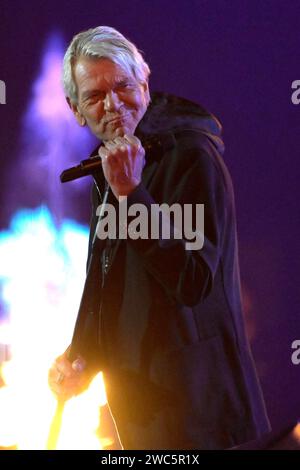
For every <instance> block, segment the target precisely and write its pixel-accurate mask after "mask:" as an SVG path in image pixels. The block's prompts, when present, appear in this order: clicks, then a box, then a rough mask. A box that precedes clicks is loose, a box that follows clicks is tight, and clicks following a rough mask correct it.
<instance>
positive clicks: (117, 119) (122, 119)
mask: <svg viewBox="0 0 300 470" xmlns="http://www.w3.org/2000/svg"><path fill="white" fill-rule="evenodd" d="M127 117H128V113H126V114H123V115H121V116H117V117H115V118H114V119H110V120H109V121H107V122H106V124H113V123H115V122H120V121H124V120H125V119H126V118H127Z"/></svg>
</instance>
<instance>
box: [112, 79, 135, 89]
mask: <svg viewBox="0 0 300 470" xmlns="http://www.w3.org/2000/svg"><path fill="white" fill-rule="evenodd" d="M131 87H132V84H131V83H130V82H125V81H124V82H120V83H117V86H116V89H117V90H126V89H129V88H131Z"/></svg>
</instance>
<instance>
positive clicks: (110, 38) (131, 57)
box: [63, 26, 150, 102]
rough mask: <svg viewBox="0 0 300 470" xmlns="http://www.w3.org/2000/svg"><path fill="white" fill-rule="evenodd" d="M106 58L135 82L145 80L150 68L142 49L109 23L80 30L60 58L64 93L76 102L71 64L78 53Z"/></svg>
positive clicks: (79, 54)
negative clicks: (61, 58) (62, 58)
mask: <svg viewBox="0 0 300 470" xmlns="http://www.w3.org/2000/svg"><path fill="white" fill-rule="evenodd" d="M81 56H84V57H90V58H94V59H101V58H106V59H110V60H111V61H112V62H115V63H116V64H118V65H120V66H121V67H122V68H123V69H125V70H126V71H127V72H128V73H130V74H133V76H134V77H135V78H136V80H137V81H138V82H144V81H148V78H149V75H150V69H149V66H148V64H147V63H146V62H145V61H144V59H143V56H142V54H141V52H140V51H139V50H138V49H137V48H136V46H135V45H134V44H133V43H132V42H130V41H129V40H128V39H126V38H125V37H124V36H123V35H122V34H121V33H119V31H117V30H116V29H114V28H111V27H110V26H97V28H92V29H88V30H87V31H82V32H81V33H79V34H77V35H76V36H74V37H73V39H72V41H71V43H70V45H69V47H68V49H67V51H66V53H65V56H64V60H63V87H64V91H65V95H66V96H67V97H68V98H70V100H71V101H73V102H77V88H76V83H75V80H74V76H73V67H74V65H75V63H76V61H77V60H78V59H79V57H81Z"/></svg>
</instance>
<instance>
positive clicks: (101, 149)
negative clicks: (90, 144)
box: [98, 146, 109, 160]
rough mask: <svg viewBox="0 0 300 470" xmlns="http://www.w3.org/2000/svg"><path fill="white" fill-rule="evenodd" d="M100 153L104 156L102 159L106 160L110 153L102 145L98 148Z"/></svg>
mask: <svg viewBox="0 0 300 470" xmlns="http://www.w3.org/2000/svg"><path fill="white" fill-rule="evenodd" d="M98 155H99V156H100V157H101V158H102V160H105V159H106V158H107V157H108V155H109V151H108V150H107V149H106V148H105V147H102V146H101V147H100V148H99V150H98Z"/></svg>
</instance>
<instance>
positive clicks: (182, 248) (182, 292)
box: [126, 131, 228, 306]
mask: <svg viewBox="0 0 300 470" xmlns="http://www.w3.org/2000/svg"><path fill="white" fill-rule="evenodd" d="M222 165H224V164H222V162H221V157H220V155H218V152H217V150H216V148H215V147H214V145H213V144H212V143H211V142H210V141H209V139H208V138H207V137H206V136H204V135H203V134H201V133H200V132H198V131H185V132H182V133H181V134H180V135H178V136H177V139H176V146H175V149H173V151H172V152H171V153H170V154H169V155H168V156H166V157H163V159H162V160H161V162H160V164H159V169H158V170H157V172H156V175H157V176H156V177H157V180H156V181H154V184H156V185H157V186H159V188H160V189H159V195H160V196H159V198H160V201H157V200H155V199H154V197H155V196H154V197H153V196H152V195H151V194H150V192H149V191H148V190H147V189H146V187H145V186H144V185H143V184H142V183H141V184H140V185H139V186H137V187H136V188H135V190H134V191H133V192H132V193H131V194H130V195H129V196H128V197H127V201H126V202H127V210H128V211H129V210H130V208H132V206H133V205H134V204H143V205H145V206H146V207H147V214H148V226H149V227H150V226H151V223H152V224H153V219H151V218H150V214H151V207H152V206H153V205H156V206H157V204H161V203H167V204H168V205H172V204H174V203H177V204H179V205H180V207H181V208H182V213H184V211H185V209H184V205H185V204H189V205H191V207H192V213H193V219H192V228H193V231H195V230H197V228H198V225H199V224H197V223H196V220H197V219H196V213H195V211H196V210H198V209H199V207H198V208H197V204H198V205H199V204H204V233H202V236H204V243H203V246H202V247H201V248H200V249H197V250H195V249H187V242H188V241H189V240H188V239H187V238H186V237H185V228H186V225H183V226H182V232H181V233H182V235H183V237H182V238H181V239H177V238H176V236H175V230H174V223H172V222H173V221H172V217H170V218H169V222H166V220H165V218H164V219H163V218H162V217H161V218H160V221H159V224H158V225H159V229H158V233H159V236H158V238H157V239H151V238H147V239H143V238H137V239H132V238H131V237H130V236H129V234H128V243H130V244H131V245H132V246H133V247H134V249H135V250H136V251H137V252H138V253H139V255H140V256H141V257H142V260H143V263H144V265H145V267H146V269H147V271H148V272H149V273H150V274H151V275H152V276H154V278H155V279H156V280H157V281H158V282H159V283H161V284H162V286H163V287H164V288H165V289H166V290H167V291H168V293H169V294H170V295H171V296H172V297H173V298H175V300H176V301H177V302H180V303H181V304H184V305H188V306H193V305H196V304H198V303H199V302H200V301H201V300H202V299H204V298H205V297H206V296H207V295H208V294H209V292H210V290H211V288H212V286H213V282H214V275H215V273H216V270H217V267H218V263H219V260H220V256H221V253H222V244H223V242H222V241H223V232H224V225H225V219H226V211H227V205H228V195H227V191H226V184H225V180H226V179H225V175H224V172H223V166H222ZM151 192H152V193H153V194H154V192H155V191H151ZM131 210H132V209H131ZM150 219H151V220H150ZM163 220H164V222H163ZM163 223H164V224H166V223H169V229H170V234H171V236H170V237H169V239H166V238H164V236H163V230H165V229H166V225H164V229H163ZM129 226H130V218H129V220H128V228H129Z"/></svg>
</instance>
